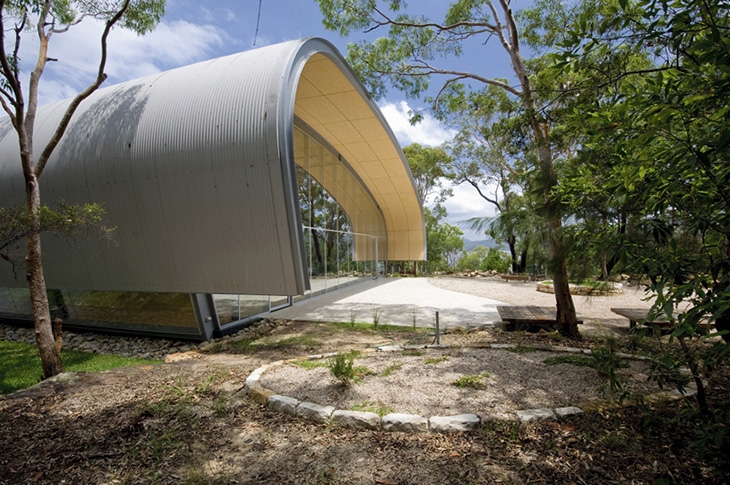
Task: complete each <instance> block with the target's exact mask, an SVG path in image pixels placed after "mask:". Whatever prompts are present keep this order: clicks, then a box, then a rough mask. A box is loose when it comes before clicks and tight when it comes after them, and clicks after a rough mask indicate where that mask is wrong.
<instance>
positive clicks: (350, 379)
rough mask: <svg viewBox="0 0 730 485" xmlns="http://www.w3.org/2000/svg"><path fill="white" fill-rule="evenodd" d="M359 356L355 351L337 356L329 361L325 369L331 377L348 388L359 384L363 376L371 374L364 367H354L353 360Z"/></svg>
mask: <svg viewBox="0 0 730 485" xmlns="http://www.w3.org/2000/svg"><path fill="white" fill-rule="evenodd" d="M359 356H360V352H357V351H352V352H348V353H346V354H337V355H335V356H333V357H331V358H330V359H329V361H328V362H327V367H328V368H329V370H330V372H331V373H332V375H333V376H334V377H335V378H336V379H337V380H339V381H340V382H341V383H342V384H343V385H345V386H350V385H351V384H352V383H357V382H359V381H360V380H361V379H362V378H363V377H364V376H367V375H371V374H372V373H373V372H372V371H371V370H370V369H368V368H367V367H365V366H355V365H354V361H355V358H357V357H359Z"/></svg>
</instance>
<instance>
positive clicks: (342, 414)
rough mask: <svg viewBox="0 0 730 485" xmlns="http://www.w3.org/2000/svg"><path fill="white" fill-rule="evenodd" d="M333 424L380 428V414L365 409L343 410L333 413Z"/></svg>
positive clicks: (349, 426)
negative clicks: (364, 410)
mask: <svg viewBox="0 0 730 485" xmlns="http://www.w3.org/2000/svg"><path fill="white" fill-rule="evenodd" d="M332 426H338V427H340V428H355V429H371V430H377V429H380V416H378V415H377V414H375V413H368V412H363V411H343V410H340V409H338V410H337V411H335V412H333V413H332Z"/></svg>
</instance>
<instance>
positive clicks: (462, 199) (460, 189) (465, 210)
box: [443, 184, 496, 240]
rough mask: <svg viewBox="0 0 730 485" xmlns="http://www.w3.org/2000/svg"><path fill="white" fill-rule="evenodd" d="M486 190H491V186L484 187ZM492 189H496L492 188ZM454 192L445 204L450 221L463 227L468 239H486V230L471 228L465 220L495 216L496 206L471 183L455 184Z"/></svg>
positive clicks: (460, 227)
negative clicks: (485, 198) (473, 229)
mask: <svg viewBox="0 0 730 485" xmlns="http://www.w3.org/2000/svg"><path fill="white" fill-rule="evenodd" d="M484 190H490V188H489V187H482V191H484ZM491 190H492V191H493V190H494V189H493V188H491ZM453 192H454V196H453V197H450V198H449V199H447V200H446V202H445V203H444V204H443V205H444V207H445V208H446V211H447V213H448V216H447V217H446V219H447V221H448V223H449V224H452V225H454V226H456V227H458V228H459V229H461V230H462V231H463V232H464V237H465V238H466V239H472V240H478V239H484V231H478V232H475V231H471V230H469V229H468V228H467V227H466V226H467V225H468V224H466V223H465V221H466V220H468V219H471V218H473V217H494V215H495V214H496V211H495V209H494V206H493V205H492V204H490V203H489V202H487V201H486V200H484V199H483V198H482V197H481V196H480V195H479V194H478V193H477V191H476V189H475V188H474V187H472V186H471V185H467V184H462V185H457V186H454V187H453Z"/></svg>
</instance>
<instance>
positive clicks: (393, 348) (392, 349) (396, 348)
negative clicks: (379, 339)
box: [378, 345, 403, 352]
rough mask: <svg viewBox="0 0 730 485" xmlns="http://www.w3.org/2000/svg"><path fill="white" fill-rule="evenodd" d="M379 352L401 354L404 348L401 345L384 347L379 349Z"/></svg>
mask: <svg viewBox="0 0 730 485" xmlns="http://www.w3.org/2000/svg"><path fill="white" fill-rule="evenodd" d="M378 350H379V351H380V352H400V351H401V350H403V347H402V346H401V345H383V346H382V347H378Z"/></svg>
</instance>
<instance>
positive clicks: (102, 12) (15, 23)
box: [0, 0, 165, 377]
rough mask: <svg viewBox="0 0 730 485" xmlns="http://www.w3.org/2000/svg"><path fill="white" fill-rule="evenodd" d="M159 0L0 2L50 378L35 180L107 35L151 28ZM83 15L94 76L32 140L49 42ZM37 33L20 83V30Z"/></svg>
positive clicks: (3, 76) (5, 93)
mask: <svg viewBox="0 0 730 485" xmlns="http://www.w3.org/2000/svg"><path fill="white" fill-rule="evenodd" d="M164 5H165V2H164V0H117V1H112V0H98V1H91V0H83V1H82V0H78V1H76V0H45V1H43V0H15V1H9V0H0V23H2V28H3V35H2V36H0V104H1V105H2V108H3V110H4V111H5V113H7V115H8V116H9V117H10V121H11V123H12V126H13V128H14V129H15V131H16V133H17V135H18V148H19V153H20V163H21V164H22V168H23V176H24V177H25V194H26V199H25V217H26V218H27V221H26V225H27V227H28V228H29V230H28V231H27V236H26V238H25V242H26V257H25V264H26V268H25V273H26V275H25V276H26V278H27V280H28V286H29V288H30V297H31V305H32V308H33V315H34V319H35V337H36V342H37V343H38V350H39V352H40V356H41V363H42V367H43V375H44V376H45V377H50V376H53V375H56V374H58V373H60V372H62V371H63V363H62V362H61V355H60V350H59V348H58V347H57V345H56V343H55V340H54V336H53V330H52V326H51V317H50V311H49V305H48V295H47V290H46V282H45V277H44V274H43V257H42V251H41V237H40V233H41V232H42V225H43V220H42V213H43V210H42V205H41V193H40V185H39V179H40V177H41V175H42V173H43V170H44V169H45V167H46V164H47V163H48V160H49V159H50V157H51V155H52V154H53V151H54V150H55V148H56V146H58V144H59V142H60V141H61V139H62V138H63V135H64V133H65V131H66V128H67V127H68V125H69V122H70V121H71V119H72V117H73V115H74V112H75V111H76V109H77V108H78V106H79V105H80V104H81V102H82V101H83V100H84V99H86V98H87V97H89V96H90V95H91V94H92V93H93V92H94V91H96V90H97V89H98V88H99V86H101V84H102V83H103V82H104V80H105V79H106V77H107V75H106V74H105V73H104V68H105V66H106V61H107V37H108V35H109V33H110V32H111V30H112V28H113V27H114V26H116V25H118V26H120V27H122V28H126V29H130V30H132V31H134V32H136V33H138V34H143V33H145V32H148V31H150V30H151V29H152V28H153V27H154V26H155V25H156V24H157V23H158V22H159V20H160V19H161V17H162V15H163V13H164ZM87 18H93V19H98V20H101V21H103V22H104V23H105V24H104V29H103V32H102V34H101V38H100V52H101V58H100V61H99V68H98V71H97V74H96V77H95V79H94V80H93V81H92V82H91V83H90V84H89V85H88V86H87V87H86V89H84V90H83V91H82V92H80V93H79V94H78V95H77V96H76V97H75V98H74V99H73V100H72V101H71V103H70V104H69V105H68V107H67V108H66V112H65V113H64V115H63V116H62V118H61V120H60V121H59V123H58V125H57V126H56V129H55V132H54V134H53V136H52V137H51V139H50V140H49V141H48V142H47V143H46V145H45V146H43V147H40V149H37V148H36V146H35V143H34V141H35V140H34V133H35V131H34V130H35V122H36V113H37V109H38V91H39V85H40V80H41V77H42V75H43V71H44V69H45V67H46V64H48V62H51V61H55V59H51V58H49V57H48V45H49V42H50V41H51V38H52V37H53V36H54V35H56V34H61V33H63V32H66V31H67V30H68V29H70V28H72V27H73V26H74V25H76V24H78V23H79V22H81V21H83V20H84V19H87ZM29 32H33V33H34V34H35V35H37V36H38V41H39V50H38V56H37V58H36V62H35V66H34V68H33V70H32V71H31V72H30V79H29V82H28V85H27V87H24V83H23V80H22V78H23V72H22V70H21V67H20V66H21V59H20V46H21V40H22V37H23V35H24V34H25V33H29Z"/></svg>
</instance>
